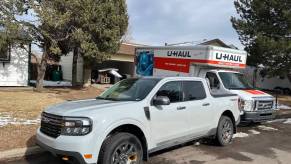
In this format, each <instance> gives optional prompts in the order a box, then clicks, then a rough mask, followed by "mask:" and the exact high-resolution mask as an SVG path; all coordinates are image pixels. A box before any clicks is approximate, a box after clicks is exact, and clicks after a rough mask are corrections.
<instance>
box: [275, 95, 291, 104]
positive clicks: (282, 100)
mask: <svg viewBox="0 0 291 164" xmlns="http://www.w3.org/2000/svg"><path fill="white" fill-rule="evenodd" d="M278 100H279V102H280V103H282V104H285V105H288V106H291V96H286V95H280V96H278Z"/></svg>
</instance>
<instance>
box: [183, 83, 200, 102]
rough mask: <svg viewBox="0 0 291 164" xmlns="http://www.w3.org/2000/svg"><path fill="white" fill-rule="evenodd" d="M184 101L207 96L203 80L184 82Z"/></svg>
mask: <svg viewBox="0 0 291 164" xmlns="http://www.w3.org/2000/svg"><path fill="white" fill-rule="evenodd" d="M183 92H184V101H191V100H202V99H204V98H206V93H205V89H204V86H203V83H202V82H201V81H184V82H183Z"/></svg>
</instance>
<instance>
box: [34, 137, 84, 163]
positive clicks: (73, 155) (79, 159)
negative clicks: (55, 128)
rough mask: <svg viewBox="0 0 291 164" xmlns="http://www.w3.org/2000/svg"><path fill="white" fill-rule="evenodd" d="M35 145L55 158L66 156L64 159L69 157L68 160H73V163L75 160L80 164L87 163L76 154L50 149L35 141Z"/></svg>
mask: <svg viewBox="0 0 291 164" xmlns="http://www.w3.org/2000/svg"><path fill="white" fill-rule="evenodd" d="M36 144H37V145H38V146H39V147H41V148H42V149H44V150H46V151H48V152H50V153H52V154H53V155H55V156H59V157H63V156H66V157H69V159H70V160H73V161H75V160H77V161H78V162H79V163H80V164H87V162H86V161H85V160H84V158H83V157H82V155H81V154H80V153H78V152H71V151H64V150H58V149H54V148H52V147H49V146H48V145H45V144H44V143H42V142H41V141H38V140H37V141H36Z"/></svg>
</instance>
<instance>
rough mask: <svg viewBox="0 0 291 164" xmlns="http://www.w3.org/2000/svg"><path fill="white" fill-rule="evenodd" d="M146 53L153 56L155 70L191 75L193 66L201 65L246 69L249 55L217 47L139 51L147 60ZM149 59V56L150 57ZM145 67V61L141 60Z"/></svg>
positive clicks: (166, 48)
mask: <svg viewBox="0 0 291 164" xmlns="http://www.w3.org/2000/svg"><path fill="white" fill-rule="evenodd" d="M145 53H149V54H151V56H152V67H153V68H154V69H160V70H168V71H175V72H183V73H189V71H190V65H191V64H200V65H206V66H212V67H220V68H245V66H246V59H247V54H246V52H245V51H240V50H235V49H229V48H221V47H215V46H197V47H186V48H185V47H153V48H152V49H148V50H142V49H140V50H137V55H141V57H138V58H139V60H140V59H146V58H145V56H144V55H145ZM148 57H149V56H148ZM139 64H140V66H142V68H145V67H144V64H145V60H140V63H139Z"/></svg>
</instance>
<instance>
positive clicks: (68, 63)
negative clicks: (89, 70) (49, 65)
mask: <svg viewBox="0 0 291 164" xmlns="http://www.w3.org/2000/svg"><path fill="white" fill-rule="evenodd" d="M60 65H61V66H62V72H63V79H64V80H65V81H72V68H73V53H69V54H68V55H66V56H62V57H61V60H60ZM82 81H83V58H81V57H79V58H78V62H77V82H79V83H80V82H82Z"/></svg>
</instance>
